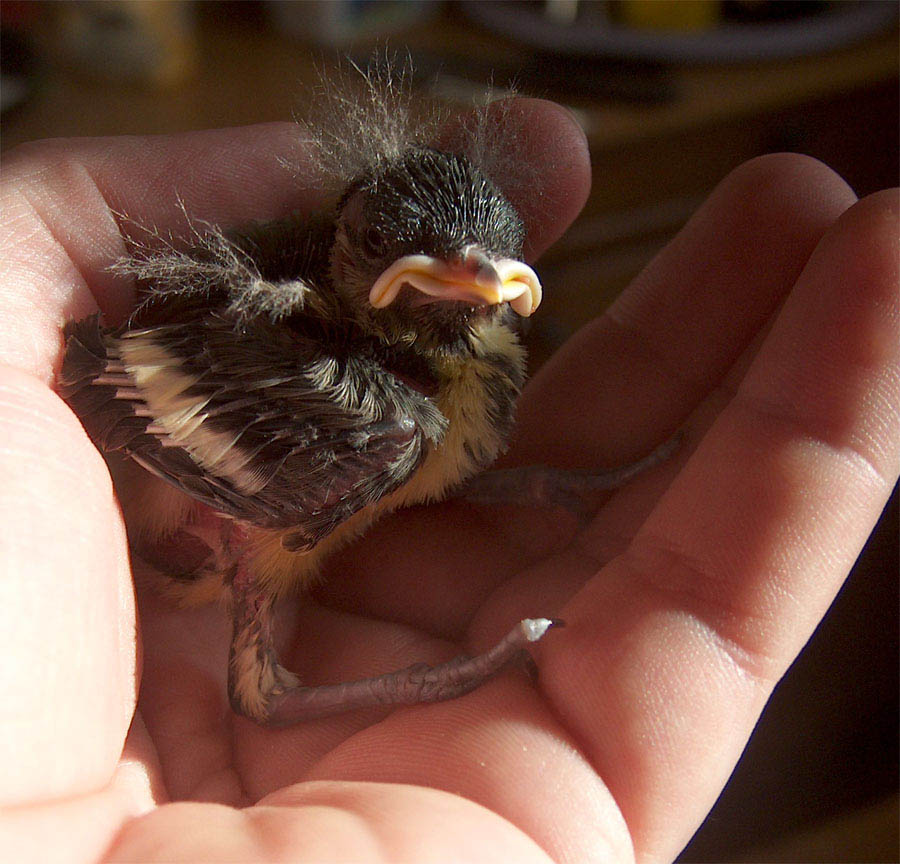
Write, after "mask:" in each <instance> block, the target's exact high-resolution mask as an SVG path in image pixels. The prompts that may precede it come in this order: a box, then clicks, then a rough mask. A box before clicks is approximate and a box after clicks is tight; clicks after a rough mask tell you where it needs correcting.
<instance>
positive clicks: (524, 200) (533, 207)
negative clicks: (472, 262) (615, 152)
mask: <svg viewBox="0 0 900 864" xmlns="http://www.w3.org/2000/svg"><path fill="white" fill-rule="evenodd" d="M491 108H492V109H493V113H492V115H491V116H492V117H493V118H495V122H497V123H498V124H499V125H500V128H501V130H502V131H501V133H500V134H499V135H498V138H499V141H498V144H497V146H498V147H502V148H503V149H504V151H505V152H504V155H505V157H506V159H505V163H504V161H501V163H500V170H501V171H505V172H506V174H504V175H503V176H501V177H499V178H498V181H499V183H500V185H501V186H502V187H503V191H504V193H505V194H506V196H507V197H508V198H509V199H510V201H511V202H512V204H513V205H514V206H515V208H516V210H517V211H518V213H519V215H520V216H521V217H522V219H523V221H524V222H525V227H526V232H527V236H528V239H527V241H526V244H525V257H526V258H528V259H529V260H533V259H535V258H537V257H538V256H539V255H541V253H543V252H544V251H545V250H546V249H547V248H548V247H549V246H550V245H551V244H552V243H554V242H555V241H556V240H557V239H559V237H560V236H561V235H562V233H563V232H564V231H565V230H566V228H568V227H569V225H570V224H571V223H572V222H573V221H574V220H575V217H576V216H578V214H579V213H580V212H581V208H582V207H584V203H585V201H586V200H587V196H588V193H589V192H590V188H591V163H590V153H589V151H588V144H587V138H586V137H585V134H584V131H583V130H582V128H581V127H580V126H579V125H578V123H577V122H576V120H575V118H574V116H573V115H572V114H571V112H570V111H568V110H567V109H566V108H563V107H562V106H561V105H557V104H556V103H554V102H548V101H546V100H544V99H524V98H521V99H513V100H510V101H508V102H505V103H495V104H494V105H492V106H491ZM504 133H505V135H506V136H507V137H508V141H504V140H503V137H502V136H503V134H504Z"/></svg>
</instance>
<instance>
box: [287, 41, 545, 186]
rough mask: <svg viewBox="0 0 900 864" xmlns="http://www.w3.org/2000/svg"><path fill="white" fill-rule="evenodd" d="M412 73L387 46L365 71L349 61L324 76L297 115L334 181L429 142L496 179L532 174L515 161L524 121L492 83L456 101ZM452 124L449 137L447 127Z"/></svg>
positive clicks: (321, 168) (524, 178) (317, 163)
mask: <svg viewBox="0 0 900 864" xmlns="http://www.w3.org/2000/svg"><path fill="white" fill-rule="evenodd" d="M413 78H414V73H413V63H412V59H411V58H410V57H409V55H404V56H402V57H400V56H397V55H394V54H390V53H388V52H386V51H382V52H377V53H375V54H373V55H372V57H371V59H370V60H369V63H368V64H367V66H366V68H364V69H363V68H361V67H360V66H357V65H356V64H354V63H352V62H351V61H347V62H346V65H344V66H343V67H339V68H338V69H337V70H336V71H334V72H332V73H329V74H328V75H323V76H322V80H321V82H320V84H319V85H318V87H317V88H316V89H315V90H314V91H313V98H312V100H311V104H310V105H309V107H308V109H307V110H306V111H304V112H302V113H301V115H300V117H299V118H298V119H299V120H300V122H301V124H302V128H303V130H304V136H303V143H304V144H306V145H307V147H308V151H307V152H308V155H309V157H310V158H312V160H313V165H314V167H315V168H316V169H318V172H319V173H320V174H321V175H322V176H323V177H324V179H325V180H326V182H327V183H328V184H329V185H330V186H332V187H333V188H334V189H335V190H339V189H341V188H342V187H343V186H344V185H345V184H346V183H347V182H348V181H349V180H351V179H353V178H356V177H359V176H360V175H362V174H364V173H366V172H368V171H370V170H372V169H377V167H378V166H379V164H381V163H383V162H384V161H385V160H390V159H395V158H397V157H398V156H400V155H402V154H403V153H405V152H407V151H409V150H415V149H420V148H422V147H428V146H437V147H438V148H439V149H442V150H447V151H449V152H454V153H460V154H462V155H465V156H467V157H468V158H469V160H470V161H471V162H472V163H473V164H474V165H476V166H477V167H478V168H480V169H481V170H482V171H483V172H484V173H485V174H486V175H487V176H488V177H490V178H491V179H497V178H500V177H502V178H504V179H505V180H506V181H507V182H512V183H522V182H528V181H529V180H531V179H532V178H531V177H530V176H528V168H527V166H526V165H524V164H523V162H524V160H522V159H518V158H516V146H515V144H516V140H517V138H518V137H519V135H520V133H521V131H522V126H523V124H522V122H521V120H519V118H518V116H517V115H514V114H513V113H512V112H510V110H509V102H510V100H505V101H501V102H497V101H495V99H494V93H493V91H492V90H491V88H485V91H484V93H483V95H482V96H481V98H479V99H477V100H473V103H472V105H471V106H465V105H460V104H456V105H452V106H450V105H448V104H447V103H446V102H442V101H440V100H438V99H437V98H436V97H431V96H428V95H425V94H422V93H421V92H414V90H413ZM504 95H509V94H508V92H507V93H506V94H504ZM489 108H490V110H489ZM467 109H468V110H467ZM463 112H465V113H463ZM454 116H456V117H457V119H456V120H454V121H453V122H451V118H452V117H454ZM448 127H450V128H453V129H454V131H453V133H452V134H450V135H447V133H446V132H444V131H443V130H445V129H446V128H448Z"/></svg>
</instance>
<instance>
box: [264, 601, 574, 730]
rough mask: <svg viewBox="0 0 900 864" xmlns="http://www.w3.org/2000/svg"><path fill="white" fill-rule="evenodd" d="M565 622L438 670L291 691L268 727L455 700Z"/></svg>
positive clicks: (545, 622) (276, 699)
mask: <svg viewBox="0 0 900 864" xmlns="http://www.w3.org/2000/svg"><path fill="white" fill-rule="evenodd" d="M562 623H563V622H562V621H559V620H556V619H549V618H526V619H525V620H523V621H520V622H519V623H518V624H516V626H515V627H513V629H512V630H510V631H509V633H507V634H506V636H504V637H503V639H501V640H500V641H499V642H498V643H497V644H496V645H494V646H493V647H492V648H490V649H488V650H487V651H485V652H484V653H483V654H477V655H475V656H474V657H468V656H465V655H463V656H460V657H455V658H454V659H453V660H449V661H447V662H446V663H441V664H439V665H437V666H428V665H426V664H425V663H418V664H416V665H414V666H408V667H407V668H405V669H399V670H397V671H396V672H388V673H387V674H385V675H379V676H377V677H373V678H364V679H361V680H358V681H349V682H347V683H344V684H323V685H319V686H317V687H294V688H292V689H286V690H284V691H282V692H280V693H278V694H276V695H274V696H272V698H271V699H270V700H269V708H268V713H267V715H266V717H265V722H266V723H267V725H271V726H286V725H289V724H291V723H298V722H301V721H304V720H312V719H315V718H318V717H327V716H329V715H331V714H339V713H341V712H342V711H349V710H351V709H353V708H365V707H371V706H375V705H382V706H389V705H413V704H417V703H419V702H442V701H444V700H445V699H454V698H456V697H457V696H462V695H463V694H464V693H468V692H469V691H470V690H474V689H475V688H476V687H478V686H480V685H481V684H483V683H484V682H485V681H486V680H487V679H488V678H490V677H491V676H492V675H495V674H496V673H497V672H499V671H500V670H501V669H503V667H504V666H506V665H507V664H508V663H510V662H511V661H512V660H515V659H516V658H517V657H519V656H520V655H521V654H522V651H523V650H524V648H525V646H526V645H528V643H529V642H536V641H537V640H538V639H540V638H541V637H542V636H543V635H544V633H546V632H547V630H549V629H550V627H553V626H560V625H562Z"/></svg>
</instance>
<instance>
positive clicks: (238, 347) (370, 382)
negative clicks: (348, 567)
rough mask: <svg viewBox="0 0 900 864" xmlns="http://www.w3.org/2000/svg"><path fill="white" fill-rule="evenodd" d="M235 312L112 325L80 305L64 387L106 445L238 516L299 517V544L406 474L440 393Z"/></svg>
mask: <svg viewBox="0 0 900 864" xmlns="http://www.w3.org/2000/svg"><path fill="white" fill-rule="evenodd" d="M235 326H236V325H235V322H234V321H233V320H228V319H227V317H224V316H222V315H217V314H211V313H210V314H205V315H204V316H202V318H201V319H199V320H193V321H190V322H186V323H183V324H166V325H160V326H156V327H153V326H151V327H146V328H141V329H137V330H131V331H126V332H124V333H119V334H111V333H104V332H103V330H102V328H101V325H100V322H99V318H98V317H97V316H94V317H92V318H89V319H86V320H84V321H82V322H80V323H79V324H77V325H73V326H71V327H69V328H68V334H67V335H68V342H67V351H66V357H65V361H64V365H63V369H62V373H61V375H60V379H59V386H60V392H61V394H62V395H63V397H64V398H65V399H66V400H67V401H68V402H69V403H70V404H71V405H72V407H73V408H74V409H75V411H76V413H78V415H79V416H80V417H81V419H82V422H83V423H84V424H85V427H86V429H87V431H88V433H89V434H90V435H91V437H92V439H93V440H94V441H95V443H96V444H97V445H98V446H99V447H100V448H101V449H103V450H119V451H124V452H125V453H127V454H128V455H130V456H131V457H132V458H133V459H134V460H135V461H136V462H138V463H139V464H140V465H142V466H143V467H144V468H146V469H147V470H148V471H150V472H152V473H153V474H155V475H157V476H159V477H161V478H163V479H164V480H166V481H167V482H169V483H171V484H173V485H174V486H176V487H177V488H179V489H181V490H183V491H184V492H186V493H187V494H188V495H190V496H191V497H193V498H195V499H197V500H199V501H201V502H203V503H205V504H207V505H209V506H210V507H212V508H214V509H215V510H217V511H219V512H222V513H225V514H227V515H229V516H232V517H234V518H236V519H240V520H243V521H247V522H249V523H251V524H254V525H258V526H261V527H267V528H285V527H294V528H296V529H297V530H296V532H294V535H293V537H294V542H295V543H296V546H297V547H298V548H299V547H303V546H312V545H314V544H315V543H316V542H318V540H320V539H322V537H324V536H326V535H327V534H328V533H330V532H331V531H332V530H334V528H336V527H337V526H338V525H339V524H341V522H343V521H344V520H346V519H348V518H349V517H350V516H352V515H353V514H354V513H355V512H357V511H358V510H360V509H362V508H363V507H365V506H367V505H369V504H372V503H374V502H376V501H377V500H379V499H380V498H381V497H382V496H384V495H386V494H388V493H389V492H391V491H393V490H394V489H396V488H397V487H398V486H400V485H401V484H402V483H404V482H405V481H406V480H407V479H408V478H409V476H410V475H411V474H412V473H413V472H414V471H415V469H416V468H417V466H418V465H419V464H420V462H421V460H422V459H423V458H424V456H425V454H426V451H427V446H428V441H429V440H431V441H433V442H437V441H439V440H440V438H441V436H442V435H443V431H444V428H445V426H446V420H445V418H444V417H443V416H442V415H441V414H440V412H439V411H438V409H437V408H436V406H435V405H434V404H433V403H432V402H431V401H430V400H429V399H428V398H427V397H426V396H424V395H423V394H422V393H420V392H418V391H417V390H415V389H413V388H411V387H409V386H407V385H406V384H405V383H403V382H402V381H400V380H399V379H398V378H396V377H395V376H394V375H392V374H391V373H390V372H388V371H387V370H386V369H385V368H383V367H382V366H380V365H379V364H378V363H377V362H376V361H375V360H374V359H372V358H367V357H366V356H364V355H360V354H359V353H354V352H353V351H352V350H348V351H345V352H343V353H338V352H336V351H334V350H333V348H334V345H333V344H331V343H326V342H323V341H321V340H317V339H315V338H312V337H310V336H309V335H303V334H302V333H299V332H297V331H296V330H292V329H289V328H287V327H284V326H281V325H279V324H278V323H276V322H271V321H267V320H266V321H257V322H255V324H253V325H252V326H248V325H243V326H242V330H241V332H239V333H236V331H235ZM325 367H327V369H328V370H329V374H328V375H327V376H326V375H323V368H325ZM260 372H263V373H264V374H262V375H260Z"/></svg>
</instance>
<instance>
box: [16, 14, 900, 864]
mask: <svg viewBox="0 0 900 864" xmlns="http://www.w3.org/2000/svg"><path fill="white" fill-rule="evenodd" d="M897 8H898V7H897V4H896V3H894V2H890V0H888V2H864V0H845V2H840V0H831V2H817V0H807V2H787V0H785V2H768V0H675V2H673V0H593V2H592V0H542V2H537V0H535V2H517V0H507V2H488V0H481V2H436V0H435V2H415V0H401V2H397V0H319V2H317V0H306V2H274V0H273V2H179V0H168V2H158V0H150V2H144V0H127V2H116V0H104V2H56V3H51V2H47V3H45V2H15V0H4V2H3V4H2V6H0V24H2V40H0V52H2V54H0V59H2V63H0V73H2V78H0V110H2V135H0V148H2V151H5V150H7V149H8V148H10V147H13V146H15V145H16V144H19V143H21V142H24V141H28V140H32V139H36V138H45V137H56V136H71V135H117V134H125V133H137V134H147V133H163V132H176V131H184V130H189V129H202V128H208V127H214V126H233V125H241V124H247V123H258V122H264V121H269V120H285V119H288V118H290V117H291V116H292V114H293V113H294V112H295V110H296V109H297V108H298V107H299V106H301V105H302V104H303V102H304V97H305V94H308V93H309V91H310V88H312V87H313V86H314V85H315V83H316V80H317V74H318V73H317V69H321V68H326V69H327V68H328V66H329V65H330V64H331V63H333V62H334V61H335V60H336V59H337V58H338V57H341V56H350V57H351V58H354V59H356V60H359V61H361V62H362V63H365V61H366V58H367V57H368V55H369V53H370V52H371V50H372V49H373V48H374V47H376V46H383V45H385V44H387V45H389V46H390V47H391V48H395V49H401V50H406V49H408V50H409V51H410V53H411V55H412V57H413V60H414V64H415V68H416V70H417V76H418V86H420V87H421V88H422V90H423V92H427V93H428V94H429V95H430V96H432V97H437V98H439V99H442V100H446V101H447V102H448V103H453V104H465V103H471V101H472V100H473V99H477V98H479V97H481V96H483V94H484V93H485V84H486V82H488V81H492V82H493V87H494V89H495V91H496V92H497V93H498V94H500V95H502V93H503V92H504V90H505V89H506V88H507V87H509V86H510V85H511V83H512V82H515V84H516V86H517V89H518V90H519V92H521V93H523V94H527V95H534V96H541V97H544V98H549V99H554V100H556V101H559V102H563V103H564V104H566V105H567V106H569V107H570V108H571V109H572V110H573V112H574V113H575V115H576V116H577V118H578V120H579V122H581V124H582V126H583V127H584V130H585V132H586V134H587V136H588V140H589V142H590V146H591V154H592V162H593V170H594V187H593V191H592V193H591V196H590V199H589V201H588V204H587V206H586V208H585V210H584V212H583V214H582V215H581V217H580V218H579V219H578V221H577V222H576V223H575V224H574V225H573V226H572V227H571V229H570V230H569V231H568V232H567V233H566V235H565V236H564V237H563V238H562V240H561V241H559V242H558V243H557V244H556V246H555V247H554V248H553V249H552V250H551V251H550V252H549V253H547V254H546V255H545V257H544V259H542V261H541V263H540V273H541V278H542V281H543V282H544V284H545V302H544V305H543V306H542V308H541V314H540V315H539V316H536V318H535V320H534V324H533V327H532V330H531V332H530V334H529V346H530V350H531V353H532V356H533V363H534V365H539V364H540V363H541V362H543V360H544V359H546V357H547V356H549V354H550V353H552V351H553V350H554V349H555V348H556V347H558V345H559V344H561V343H562V341H564V340H565V339H566V338H567V337H568V336H569V335H570V334H571V333H572V332H573V331H574V330H575V329H577V328H578V327H579V326H581V325H582V324H584V323H585V322H587V321H589V320H590V319H591V318H592V317H594V316H595V315H597V314H598V313H599V312H601V311H602V310H603V308H604V307H605V306H606V305H607V304H608V303H609V302H610V301H611V300H612V299H613V298H614V297H615V296H616V295H617V294H618V292H619V291H621V290H622V289H623V288H624V287H625V286H626V285H627V284H628V282H629V281H630V280H631V279H632V278H633V277H634V276H635V275H636V274H637V273H638V272H639V271H640V269H641V268H642V267H643V266H644V265H645V264H646V263H647V262H648V261H649V260H650V258H651V257H652V256H653V255H654V254H655V252H656V251H657V250H658V249H659V248H660V247H661V246H662V245H663V244H665V242H666V241H667V240H668V239H669V238H670V237H672V235H673V234H674V233H675V232H676V231H677V230H678V229H679V228H680V227H681V225H683V224H684V222H685V221H686V220H687V218H688V217H689V216H690V214H691V213H692V212H693V210H694V209H695V208H696V207H697V206H698V204H699V203H700V202H701V201H702V200H703V199H704V198H705V197H706V195H707V194H708V193H709V191H710V190H711V189H712V188H713V187H714V186H715V185H716V183H717V182H718V181H719V180H721V179H722V177H724V175H725V174H726V173H728V171H729V170H730V169H731V168H733V167H735V166H736V165H738V164H740V163H741V162H743V161H745V160H746V159H748V158H751V157H753V156H756V155H760V154H762V153H768V152H775V151H784V150H790V151H796V152H802V153H807V154H809V155H812V156H815V157H817V158H819V159H822V160H823V161H825V162H827V163H828V164H829V165H831V166H832V167H833V168H835V169H836V170H837V171H838V172H839V173H840V174H842V175H843V176H844V177H845V178H846V179H847V180H848V182H849V183H850V184H851V185H852V186H853V187H854V189H855V190H856V192H857V193H858V194H860V195H863V194H866V193H868V192H872V191H875V190H877V189H880V188H884V187H886V186H893V185H897V183H898V39H897V37H898V32H897ZM176 194H177V190H175V189H173V199H174V197H175V195H176ZM897 524H898V508H897V495H896V490H895V494H894V497H893V499H892V502H891V504H890V505H889V507H888V509H887V510H886V512H885V514H884V515H883V517H882V520H881V524H880V526H879V529H878V530H877V531H876V533H875V535H874V536H873V538H872V539H871V540H870V542H869V544H868V545H867V547H866V549H865V551H864V552H863V554H862V556H861V557H860V560H859V562H858V563H857V566H856V567H855V569H854V572H853V574H852V575H851V577H850V579H849V581H848V583H847V585H846V586H845V588H844V590H843V591H842V593H841V595H840V596H839V597H838V600H837V601H836V603H835V604H834V607H833V608H832V610H831V612H830V613H829V615H828V617H827V618H826V619H825V621H824V622H823V623H822V625H821V626H820V627H819V629H818V631H817V632H816V634H815V635H814V637H813V639H812V640H811V643H810V645H809V646H808V648H807V650H806V651H805V652H804V653H803V655H802V656H801V657H800V659H799V660H798V661H797V662H796V663H795V664H794V666H793V668H792V669H791V670H790V672H789V673H788V675H787V676H786V678H785V679H784V681H783V682H782V683H781V684H780V685H779V687H778V688H777V690H776V692H775V694H774V696H773V698H772V700H771V702H770V704H769V707H768V708H767V710H766V712H765V714H764V715H763V718H762V720H761V721H760V723H759V726H758V727H757V730H756V732H755V733H754V736H753V738H752V740H751V742H750V746H749V747H748V749H747V751H746V753H745V755H744V757H743V759H742V760H741V763H740V764H739V765H738V767H737V770H736V771H735V773H734V776H733V777H732V779H731V781H730V783H729V785H728V787H727V788H726V789H725V791H724V793H723V794H722V796H721V799H720V800H719V803H718V804H717V806H716V808H715V809H714V810H713V812H712V813H711V815H710V816H709V818H708V819H707V821H706V823H705V824H704V825H703V827H702V828H701V829H700V831H699V832H698V833H697V835H696V837H695V838H694V840H693V841H692V842H691V844H690V845H689V846H688V848H687V849H686V850H685V851H684V852H683V854H682V856H681V858H680V859H679V860H681V861H684V862H713V861H716V862H725V861H734V862H738V861H742V862H743V861H746V862H776V861H779V862H782V861H783V862H814V861H816V862H817V861H822V862H826V861H827V862H897V861H900V841H898V803H900V797H898V727H900V715H898V692H900V680H898V675H900V673H898V609H900V596H898V568H900V564H898V553H897Z"/></svg>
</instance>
